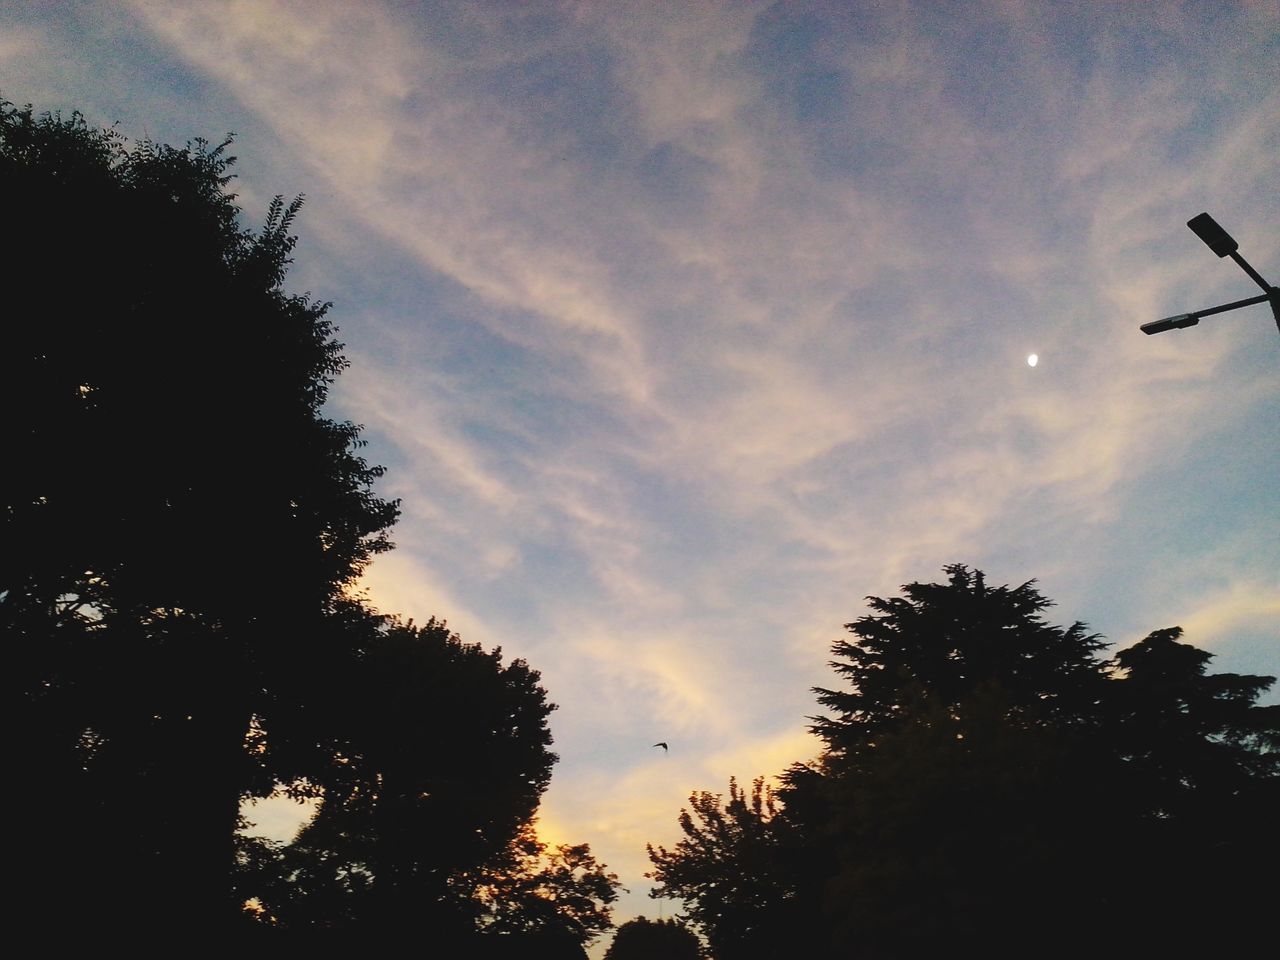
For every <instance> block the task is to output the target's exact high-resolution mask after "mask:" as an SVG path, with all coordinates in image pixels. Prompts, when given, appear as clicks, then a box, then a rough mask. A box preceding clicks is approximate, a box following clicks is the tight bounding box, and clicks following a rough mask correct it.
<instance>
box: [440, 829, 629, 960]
mask: <svg viewBox="0 0 1280 960" xmlns="http://www.w3.org/2000/svg"><path fill="white" fill-rule="evenodd" d="M453 886H454V888H455V890H456V891H457V892H458V893H460V894H461V895H463V896H465V897H466V898H467V902H468V903H469V904H471V905H472V907H473V909H474V910H475V915H476V924H477V927H478V929H479V930H481V931H482V932H485V933H489V934H495V935H503V934H539V935H544V936H549V935H559V936H563V937H565V938H567V939H569V940H571V941H573V942H574V943H578V944H581V945H582V946H584V947H585V946H587V945H589V944H590V943H592V942H593V941H595V939H596V938H597V937H598V936H599V935H600V934H602V933H604V932H605V931H606V930H609V929H610V928H612V926H613V921H612V917H611V913H612V911H611V906H612V904H613V902H614V901H615V900H616V899H617V897H618V892H617V891H618V887H619V886H620V884H619V882H618V877H617V875H615V874H612V873H609V872H608V868H607V867H606V866H605V865H604V864H602V863H599V862H598V861H597V860H596V858H595V857H594V856H593V855H592V853H591V848H590V846H589V845H587V844H585V843H582V844H559V845H557V846H556V847H555V848H554V849H552V848H549V847H548V845H547V844H546V843H544V842H543V841H541V840H539V839H538V836H537V831H536V830H535V828H534V825H533V822H532V821H530V822H527V823H525V824H523V825H522V826H521V827H520V830H519V832H518V833H517V834H516V835H515V837H513V838H512V839H511V841H510V842H509V843H508V844H507V846H506V848H505V849H504V850H503V851H502V852H501V853H500V854H499V855H498V856H497V857H495V858H493V859H492V860H490V861H489V862H488V863H486V864H485V865H484V866H483V867H481V868H480V869H479V870H475V871H468V872H467V873H465V874H463V875H461V876H459V877H457V878H455V880H454V881H453Z"/></svg>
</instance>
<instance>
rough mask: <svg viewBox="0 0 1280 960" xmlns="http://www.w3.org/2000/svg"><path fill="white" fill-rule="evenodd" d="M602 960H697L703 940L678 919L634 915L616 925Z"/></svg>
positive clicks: (700, 954) (700, 953)
mask: <svg viewBox="0 0 1280 960" xmlns="http://www.w3.org/2000/svg"><path fill="white" fill-rule="evenodd" d="M604 956H605V960H698V958H699V957H701V956H702V944H701V943H699V942H698V938H697V936H695V935H694V933H693V931H691V930H690V929H689V928H688V927H686V926H685V925H684V924H683V923H681V922H680V921H678V920H649V919H646V918H645V917H636V918H635V919H634V920H628V921H627V922H626V923H624V924H623V925H622V926H620V927H619V928H618V932H617V933H616V934H615V935H614V938H613V943H611V944H610V945H609V949H608V951H606V953H605V955H604Z"/></svg>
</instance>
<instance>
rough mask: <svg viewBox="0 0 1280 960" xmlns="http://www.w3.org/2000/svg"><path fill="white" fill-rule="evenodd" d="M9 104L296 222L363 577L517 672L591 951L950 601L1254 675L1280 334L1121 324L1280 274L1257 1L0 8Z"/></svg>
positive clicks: (1270, 44) (1270, 93)
mask: <svg viewBox="0 0 1280 960" xmlns="http://www.w3.org/2000/svg"><path fill="white" fill-rule="evenodd" d="M0 96H2V97H3V98H4V99H6V100H8V101H10V102H14V103H18V104H25V103H32V104H33V105H34V106H35V107H36V108H37V109H38V110H45V109H61V110H63V111H70V110H72V109H79V110H81V111H82V112H83V113H84V114H85V115H86V117H87V118H88V119H89V121H90V122H91V123H94V124H111V123H116V124H118V129H119V130H120V131H121V132H123V133H125V134H126V135H128V136H130V137H136V138H140V137H151V138H153V139H155V140H159V141H161V142H169V143H176V144H181V143H184V142H186V141H187V140H189V139H192V138H194V137H204V138H206V139H208V140H211V141H213V142H220V141H221V139H223V138H224V137H225V135H226V134H227V133H229V132H234V134H235V146H234V150H233V151H232V152H233V153H235V155H236V156H237V157H238V158H239V161H238V163H237V165H236V170H237V172H238V179H237V180H236V181H235V190H236V191H237V193H238V194H239V198H240V203H241V205H242V207H243V209H244V211H245V215H246V221H247V223H249V224H257V223H260V222H261V220H262V218H263V216H264V215H265V210H266V207H267V204H268V203H269V202H270V199H271V197H272V196H274V195H275V194H284V195H286V197H292V196H294V195H297V194H304V195H305V197H306V206H305V208H304V210H303V213H302V214H301V215H300V217H299V219H298V221H297V225H296V226H297V231H298V233H299V244H298V247H297V250H296V262H295V264H294V266H293V268H292V269H291V272H290V275H289V278H288V280H287V286H288V288H289V289H290V290H292V291H295V292H301V291H304V290H305V291H310V293H311V294H312V295H313V296H315V297H316V298H318V299H320V300H326V301H332V302H333V308H332V310H331V312H330V315H329V316H330V318H331V319H332V320H333V321H334V322H335V323H336V324H337V326H338V327H339V329H340V334H339V338H340V339H341V340H342V341H343V342H344V343H345V344H346V350H345V353H346V356H347V357H348V359H349V360H350V361H351V366H350V369H349V370H348V371H347V372H346V373H345V374H343V376H342V377H341V379H340V380H339V382H338V383H337V384H336V386H335V388H334V390H333V394H332V398H331V404H330V412H331V414H332V415H333V416H335V417H338V418H341V419H350V420H353V421H355V422H357V423H360V424H363V425H364V428H365V429H364V437H365V438H366V439H367V440H368V441H369V445H368V447H367V448H366V450H365V453H366V455H367V457H368V459H369V460H371V461H372V462H376V463H381V464H384V465H385V466H386V467H387V473H386V475H385V477H383V478H382V481H381V483H380V486H379V492H380V493H381V494H382V495H384V496H388V497H398V498H401V500H402V509H403V516H402V518H401V520H400V523H399V524H398V526H397V527H396V529H395V531H394V539H395V540H396V542H397V544H398V546H397V549H396V550H395V551H394V552H393V553H391V554H388V555H386V556H384V557H381V558H379V559H378V560H377V561H376V562H375V563H374V565H373V566H372V568H371V569H370V570H369V572H368V574H367V576H366V579H365V584H364V586H365V588H366V589H367V591H368V595H369V597H370V599H371V600H372V602H373V603H374V604H375V605H376V606H378V607H379V608H380V609H382V610H384V611H386V612H394V613H399V614H401V615H403V616H405V617H414V618H416V619H417V620H419V621H422V620H425V619H427V618H428V617H430V616H432V615H435V616H437V617H442V618H444V619H446V620H447V621H448V623H449V625H450V626H451V627H452V628H453V629H455V630H456V631H458V632H459V633H460V634H461V635H462V637H463V639H465V640H467V641H472V642H479V643H482V644H484V645H485V646H486V647H493V646H501V647H502V648H503V650H504V652H505V653H506V654H507V655H509V656H511V657H522V658H524V659H526V660H528V661H529V662H530V664H531V665H533V666H534V667H535V668H537V669H539V670H540V671H541V673H542V680H543V685H544V686H545V687H546V689H547V690H548V693H549V697H550V699H551V700H552V701H554V702H555V703H556V704H558V706H559V709H558V710H557V711H556V712H555V713H553V714H552V716H551V725H552V732H553V735H554V737H555V747H554V749H555V750H556V752H557V753H558V754H559V757H560V761H559V763H558V765H557V767H556V770H555V775H554V780H553V783H552V786H551V788H550V790H549V792H548V794H547V796H546V798H545V800H544V803H543V808H542V814H541V822H540V828H541V830H542V833H543V835H544V837H546V838H547V839H549V840H551V841H553V842H587V843H590V845H591V847H592V850H593V852H595V853H596V854H597V855H598V856H599V857H601V858H602V859H603V860H604V861H606V862H607V863H608V864H609V865H610V867H611V868H613V869H614V870H616V871H617V872H618V873H619V875H620V876H621V879H622V880H623V882H624V883H625V885H626V886H627V887H628V888H629V890H630V893H629V894H627V895H626V896H624V897H623V899H622V901H621V902H620V905H619V909H618V911H617V920H618V921H619V922H621V921H623V920H625V919H627V918H628V917H630V916H632V915H634V914H637V913H643V914H646V915H648V916H651V917H652V916H656V915H658V913H659V911H660V910H663V911H665V915H667V916H670V915H671V913H672V912H673V911H674V909H675V905H673V904H658V903H655V902H653V901H650V900H648V899H647V898H646V897H645V894H646V892H647V890H648V888H649V882H648V881H647V880H645V878H644V876H643V874H644V872H645V870H646V869H647V867H648V862H647V858H646V856H645V852H644V845H645V843H646V842H652V843H660V844H663V845H667V846H671V845H673V844H674V843H675V842H676V841H677V840H678V839H679V837H680V831H679V827H678V825H677V822H676V818H677V815H678V813H679V810H680V808H681V806H682V805H686V804H687V798H688V796H689V794H690V793H691V792H693V791H695V790H711V791H714V792H726V791H727V786H728V779H729V777H730V776H736V777H737V778H738V779H739V781H740V782H746V781H749V780H751V779H752V778H753V777H756V776H760V775H764V776H772V775H776V774H777V773H780V772H781V771H782V770H783V769H784V768H785V767H786V766H787V765H788V764H789V763H791V762H792V761H796V760H806V759H809V758H811V757H812V756H814V755H815V754H816V753H817V750H818V745H817V742H816V741H815V740H814V739H813V738H812V737H811V736H810V735H809V734H808V733H807V731H806V723H807V717H809V716H811V715H812V714H814V713H816V712H818V708H817V705H816V704H815V702H814V699H813V694H812V692H811V688H812V687H814V686H820V685H831V684H832V683H833V682H834V675H833V674H832V673H831V671H830V668H829V666H828V660H829V647H830V645H831V644H832V642H834V641H835V640H837V639H839V638H840V637H841V636H842V635H843V631H842V625H843V624H845V623H847V622H849V621H851V620H853V619H855V618H856V617H858V616H860V615H862V614H863V613H864V612H865V610H866V608H865V597H866V596H868V595H878V596H888V595H893V594H895V593H896V592H897V591H898V588H899V586H900V585H901V584H903V583H907V582H910V581H915V580H925V581H929V580H939V579H942V577H943V573H942V567H943V566H944V565H945V564H949V563H957V562H958V563H966V564H969V565H970V566H976V567H978V568H980V569H982V570H984V571H985V572H986V573H987V576H988V579H989V580H990V581H991V582H993V583H1009V584H1019V583H1022V582H1025V581H1027V580H1030V579H1032V578H1036V579H1037V580H1038V581H1039V586H1040V589H1041V590H1042V592H1043V593H1044V594H1045V595H1046V596H1048V597H1051V598H1053V599H1054V600H1056V601H1057V603H1058V606H1057V607H1055V608H1054V609H1053V610H1052V611H1050V613H1051V619H1052V620H1053V621H1054V622H1061V623H1070V622H1072V621H1075V620H1083V621H1086V622H1087V623H1088V624H1089V625H1090V626H1091V627H1092V629H1094V630H1096V631H1098V632H1101V633H1102V634H1104V635H1105V636H1106V637H1107V639H1108V640H1109V641H1110V642H1112V643H1113V644H1115V646H1116V647H1117V648H1119V647H1123V646H1127V645H1128V644H1131V643H1133V642H1136V641H1137V640H1139V639H1141V638H1142V637H1143V636H1145V635H1146V634H1147V633H1148V632H1150V631H1151V630H1155V629H1158V628H1162V627H1166V626H1170V625H1174V624H1180V625H1182V626H1183V627H1184V628H1185V629H1186V636H1185V639H1186V640H1188V641H1190V642H1192V643H1194V644H1196V645H1197V646H1200V647H1202V648H1204V649H1207V650H1210V651H1212V652H1213V653H1214V654H1215V655H1216V658H1215V660H1214V662H1213V667H1214V668H1215V669H1217V670H1232V671H1238V672H1252V673H1265V674H1277V673H1280V645H1278V643H1277V624H1278V623H1280V483H1277V482H1276V480H1277V474H1278V473H1280V416H1277V413H1278V409H1280V336H1277V328H1276V324H1275V321H1274V320H1273V319H1272V317H1271V315H1270V311H1269V310H1268V309H1267V307H1266V306H1265V305H1260V306H1255V307H1251V308H1246V309H1242V310H1239V311H1235V312H1233V313H1227V314H1223V315H1221V316H1217V317H1212V318H1207V319H1205V320H1203V321H1202V322H1201V323H1200V325H1199V326H1196V327H1192V328H1189V329H1184V330H1175V331H1171V332H1168V333H1163V334H1159V335H1156V336H1152V337H1148V336H1144V335H1143V334H1141V333H1140V332H1139V330H1138V327H1139V325H1140V324H1142V323H1145V322H1147V321H1149V320H1154V319H1157V318H1160V317H1164V316H1168V315H1171V314H1177V313H1183V312H1186V311H1189V310H1193V309H1198V308H1203V307H1208V306H1212V305H1215V304H1218V303H1223V302H1227V301H1231V300H1237V299H1241V298H1244V297H1248V296H1251V295H1253V294H1256V293H1258V292H1259V291H1258V290H1257V288H1256V287H1254V286H1253V284H1252V283H1251V281H1250V280H1249V279H1248V277H1246V276H1245V275H1244V273H1243V272H1242V271H1241V270H1240V269H1239V268H1238V267H1237V266H1236V265H1235V264H1233V263H1232V262H1230V261H1229V260H1219V259H1218V258H1217V257H1215V256H1214V255H1213V254H1212V253H1211V252H1210V251H1209V250H1208V248H1207V247H1205V246H1204V245H1203V244H1202V243H1201V242H1200V240H1198V239H1197V238H1196V236H1195V235H1194V234H1193V233H1192V232H1191V231H1189V230H1188V229H1187V228H1186V227H1185V226H1184V224H1185V222H1186V221H1187V220H1188V219H1189V218H1190V217H1192V216H1194V215H1196V214H1198V213H1200V212H1201V211H1209V212H1210V213H1212V214H1213V216H1214V217H1215V218H1216V219H1217V220H1218V221H1219V222H1220V223H1221V224H1222V225H1223V226H1224V227H1225V228H1226V229H1227V230H1228V231H1230V232H1231V233H1232V234H1233V235H1234V236H1235V237H1236V239H1237V240H1238V241H1239V243H1240V251H1241V253H1242V254H1243V255H1244V256H1245V257H1247V258H1248V259H1249V260H1250V262H1252V264H1253V265H1254V266H1255V267H1256V268H1257V269H1258V270H1259V271H1260V272H1261V273H1262V275H1263V276H1264V277H1267V278H1268V280H1270V282H1272V283H1280V190H1277V183H1278V182H1280V176H1278V172H1280V171H1278V167H1280V164H1278V162H1277V158H1280V3H1278V2H1275V0H1269V2H1268V0H1260V2H1254V3H1229V2H1214V3H1203V2H1188V3H1141V4H1139V3H1015V2H1005V3H985V2H966V3H946V4H943V3H923V2H922V3H897V2H887V0H886V2H876V3H856V2H852V3H849V2H846V3H834V2H833V3H803V2H794V3H773V4H771V3H755V2H734V3H709V2H707V3H702V2H689V3H658V2H650V3H644V2H636V3H543V2H529V3H518V4H517V3H465V2H451V3H445V4H432V3H423V4H407V3H379V2H367V0H366V2H361V3H359V4H356V3H343V2H332V3H325V2H307V3H269V2H252V0H201V2H199V3H181V2H128V0H126V2H118V3H74V2H57V3H55V2H29V3H22V2H6V3H0ZM175 322H180V318H177V319H176V321H175ZM1032 353H1035V354H1036V355H1037V356H1038V358H1039V362H1038V363H1037V364H1036V365H1035V366H1031V365H1029V364H1028V362H1027V358H1028V356H1029V355H1030V354H1032ZM1271 699H1272V700H1273V701H1274V700H1275V699H1276V698H1275V697H1274V696H1273V697H1272V698H1271ZM660 740H661V741H666V742H668V743H669V744H670V752H669V753H664V751H662V750H661V749H655V748H653V747H652V746H651V744H653V743H655V742H656V741H660ZM297 817H298V811H297V809H296V808H295V807H292V806H291V805H290V804H289V802H288V801H282V802H281V803H279V804H267V805H265V806H263V807H261V808H259V809H258V811H257V812H256V818H257V819H258V821H259V827H260V829H262V830H263V831H265V832H267V833H275V834H276V835H281V836H287V834H288V832H289V831H290V830H291V829H292V826H293V825H294V824H296V822H297ZM602 948H603V945H598V946H597V948H596V950H595V952H594V954H593V955H596V956H598V955H599V953H600V951H601V950H602Z"/></svg>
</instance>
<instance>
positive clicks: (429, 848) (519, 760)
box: [269, 619, 556, 925]
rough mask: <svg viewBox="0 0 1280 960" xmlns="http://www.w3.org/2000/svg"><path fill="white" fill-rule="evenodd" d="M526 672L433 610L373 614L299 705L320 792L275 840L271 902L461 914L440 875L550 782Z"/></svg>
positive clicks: (477, 851) (299, 916)
mask: <svg viewBox="0 0 1280 960" xmlns="http://www.w3.org/2000/svg"><path fill="white" fill-rule="evenodd" d="M538 680H539V674H538V672H537V671H536V670H532V669H530V667H529V666H528V664H526V663H525V662H524V661H523V660H513V661H511V662H510V663H505V664H504V663H503V662H502V651H501V650H494V651H492V652H487V651H485V650H483V649H481V648H480V647H479V646H477V645H474V644H465V643H463V642H462V640H461V639H460V638H459V637H458V636H457V635H456V634H454V633H452V632H451V631H450V630H449V629H448V626H447V624H445V623H444V622H443V621H437V620H434V619H433V620H431V621H428V622H427V623H426V624H425V625H423V626H421V627H418V626H415V625H413V623H412V622H410V623H408V624H400V623H398V622H396V621H393V620H392V621H386V622H384V623H383V624H382V625H381V626H380V629H378V630H377V632H376V634H375V635H374V637H373V638H371V639H370V640H369V641H368V642H367V644H366V645H365V648H364V651H363V654H362V656H361V657H360V659H359V660H358V661H357V662H354V663H353V664H352V665H351V669H350V670H349V671H348V673H347V674H346V675H345V676H344V677H343V678H342V682H341V684H340V685H339V686H336V687H334V688H333V689H332V691H331V694H330V696H328V697H327V698H324V699H321V698H319V697H317V698H316V699H314V700H313V701H312V703H311V705H310V706H311V708H312V710H311V712H312V714H314V716H310V717H308V718H307V720H306V725H305V728H304V729H305V730H306V731H309V732H310V733H311V735H312V737H313V739H315V740H316V741H317V742H318V743H321V744H328V745H329V749H331V750H332V753H331V754H330V755H329V756H328V757H327V758H326V759H325V762H324V763H323V765H321V764H318V763H317V764H315V765H313V766H312V768H311V769H310V772H309V778H310V780H309V782H310V783H311V784H313V785H314V786H315V787H316V788H317V789H318V791H319V792H320V794H321V795H322V796H323V799H322V800H321V802H320V805H319V808H318V810H317V812H316V814H315V816H314V817H313V819H312V820H311V822H310V823H309V824H308V825H307V826H306V827H305V828H304V829H303V830H302V831H301V833H300V834H299V836H298V838H297V840H296V841H295V843H294V844H292V845H291V847H290V848H288V849H287V850H286V851H285V862H286V864H287V865H288V867H289V869H290V870H291V872H292V874H293V881H294V882H293V883H292V885H291V887H290V888H289V893H288V896H289V899H290V902H283V903H271V904H269V907H270V909H271V911H272V913H273V914H275V915H278V916H280V917H283V918H286V919H287V920H288V921H289V922H292V923H295V924H296V923H305V924H322V925H332V924H335V923H338V922H340V921H341V920H342V918H344V917H345V918H348V919H349V920H351V921H352V922H359V923H368V922H373V921H377V922H378V923H380V924H384V925H390V924H399V923H401V922H403V921H404V920H405V919H406V918H411V917H412V918H421V917H422V916H423V915H424V913H432V912H434V914H435V915H436V916H437V917H438V918H439V919H440V922H442V923H443V922H448V921H450V920H452V919H454V918H457V917H459V916H461V915H463V914H465V913H466V911H465V910H463V909H462V908H460V907H459V906H458V903H457V896H456V891H455V890H454V889H453V888H452V886H451V881H452V880H453V878H455V877H457V876H458V875H460V874H463V873H465V872H467V871H471V870H477V869H479V868H480V867H481V866H482V865H484V864H486V863H488V862H489V861H491V860H493V859H494V858H495V857H498V856H499V855H501V854H502V853H503V852H504V851H506V850H507V848H508V845H509V844H510V842H511V841H512V839H513V838H514V837H515V836H517V834H518V833H519V831H520V829H521V827H522V825H524V824H526V823H527V822H528V821H529V820H530V819H531V818H532V816H533V815H534V812H535V811H536V810H537V806H538V801H539V799H540V798H541V796H542V793H543V791H544V790H545V789H546V786H547V784H548V783H549V781H550V777H551V767H552V765H553V764H554V762H555V759H556V757H555V754H553V753H551V751H550V750H549V749H548V748H549V746H550V743H551V734H550V731H549V729H548V727H547V717H548V715H549V714H550V713H551V711H552V710H554V709H555V707H554V705H553V704H550V703H548V702H547V700H546V691H545V690H543V689H542V687H541V686H539V684H538ZM298 735H299V737H300V736H301V731H299V734H298ZM337 902H341V904H342V906H341V907H340V908H339V907H337V906H335V904H336V903H337ZM414 922H417V920H416V919H415V921H414Z"/></svg>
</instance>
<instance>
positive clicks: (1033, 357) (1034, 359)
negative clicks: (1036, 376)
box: [1027, 353, 1040, 367]
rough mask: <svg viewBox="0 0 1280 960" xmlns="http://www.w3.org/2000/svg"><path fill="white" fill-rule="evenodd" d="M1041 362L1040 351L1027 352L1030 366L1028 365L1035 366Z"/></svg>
mask: <svg viewBox="0 0 1280 960" xmlns="http://www.w3.org/2000/svg"><path fill="white" fill-rule="evenodd" d="M1039 362H1040V354H1038V353H1029V354H1027V366H1028V367H1034V366H1035V365H1036V364H1037V363H1039Z"/></svg>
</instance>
